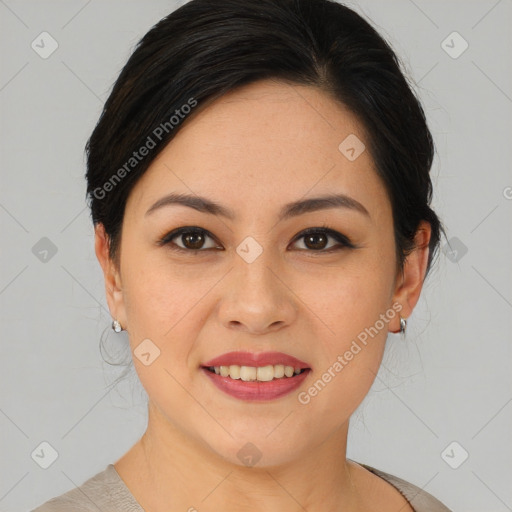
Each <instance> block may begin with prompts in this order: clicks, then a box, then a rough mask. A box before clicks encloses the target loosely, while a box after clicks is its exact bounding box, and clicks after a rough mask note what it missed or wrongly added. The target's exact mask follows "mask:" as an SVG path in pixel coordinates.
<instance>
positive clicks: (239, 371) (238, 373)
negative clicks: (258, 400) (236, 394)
mask: <svg viewBox="0 0 512 512" xmlns="http://www.w3.org/2000/svg"><path fill="white" fill-rule="evenodd" d="M204 368H205V369H206V370H208V371H209V372H211V373H215V374H217V375H220V376H221V377H229V378H230V379H233V380H242V381H244V382H270V381H272V380H280V379H292V378H294V377H296V376H297V375H300V374H301V373H304V372H307V371H309V370H310V368H294V367H293V366H287V365H284V364H276V365H267V366H239V365H230V366H207V367H204Z"/></svg>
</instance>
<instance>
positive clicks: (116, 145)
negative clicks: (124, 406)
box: [36, 0, 448, 512]
mask: <svg viewBox="0 0 512 512" xmlns="http://www.w3.org/2000/svg"><path fill="white" fill-rule="evenodd" d="M87 156H88V162H87V164H88V167H87V180H88V194H89V198H90V207H91V211H92V219H93V222H94V226H95V249H96V254H97V257H98V260H99V262H100V264H101V266H102V269H103V272H104V278H105V286H106V294H107V300H108V305H109V308H110V311H111V313H112V316H113V319H114V320H113V324H112V326H113V329H114V330H115V331H116V332H119V331H121V330H126V331H127V333H128V335H129V339H130V347H131V350H132V353H133V356H134V357H133V362H134V365H135V368H136V370H137V373H138V376H139V378H140V380H141V383H142V385H143V386H144V388H145V390H146V391H147V394H148V397H149V402H148V426H147V430H146V432H145V433H144V435H143V436H142V438H141V439H140V440H139V441H138V442H137V443H136V445H135V446H133V447H132V448H131V449H130V451H129V452H128V453H126V454H125V455H124V456H123V457H122V458H121V459H120V460H118V461H117V462H116V463H115V464H109V465H108V467H107V468H106V469H105V470H104V471H102V472H101V473H99V474H97V475H95V476H94V477H92V478H91V479H89V480H88V481H87V482H85V483H84V484H83V485H82V486H81V487H80V488H79V489H74V490H73V491H70V492H68V493H66V494H64V495H62V496H60V497H57V498H54V499H53V500H50V501H49V502H47V503H46V504H44V505H42V506H40V507H39V508H37V509H36V511H37V512H49V511H60V510H62V511H64V510H66V511H69V510H98V509H99V510H105V511H106V510H108V511H109V512H113V511H119V512H120V511H126V510H131V511H138V512H140V511H142V510H145V511H148V512H160V511H164V510H165V511H166V512H168V511H170V510H173V511H174V510H189V511H194V510H199V511H207V510H211V511H214V510H235V509H236V510H237V511H239V510H251V511H257V510H265V511H272V510H287V511H294V510H325V511H327V510H329V511H337V510H340V511H341V510H343V511H351V512H359V511H366V512H368V511H373V510H375V511H377V510H378V511H381V512H382V511H393V512H395V511H398V510H401V511H403V512H405V511H417V512H426V511H447V510H448V509H447V508H446V507H445V506H444V505H443V504H442V503H441V502H439V501H438V500H437V499H435V498H434V497H432V496H431V495H429V494H427V493H426V492H423V491H421V490H420V489H419V488H417V487H416V486H414V485H412V484H409V483H407V482H406V481H404V480H401V479H399V478H396V477H394V476H392V475H389V474H387V473H384V472H382V471H379V470H377V469H375V468H371V467H369V466H365V465H362V464H357V463H356V462H354V461H351V460H349V459H347V457H346V446H347V434H348V426H349V420H350V417H351V415H352V413H353V412H354V411H355V410H356V409H357V407H358V405H359V404H360V403H361V402H362V400H363V399H364V397H365V396H366V394H367V393H368V391H369V389H370V387H371V385H372V383H373V381H374V379H375V376H376V373H377V371H378V368H379V365H380V362H381V359H382V356H383V351H384V348H385V343H386V338H387V335H388V332H393V333H398V332H401V333H402V334H405V331H406V327H407V318H408V317H409V316H410V315H411V313H412V311H413V308H414V307H415V305H416V303H417V301H418V298H419V296H420V292H421V288H422V285H423V282H424V279H425V276H426V274H427V273H428V270H429V268H430V265H431V262H432V258H433V256H434V254H435V252H436V249H437V246H438V243H439V236H440V232H441V230H442V228H441V224H440V221H439V220H438V218H437V216H436V214H435V213H434V212H433V210H432V209H431V208H430V200H431V193H432V185H431V180H430V177H429V170H430V167H431V164H432V158H433V143H432V139H431V135H430V132H429V130H428V127H427V125H426V121H425V116H424V113H423V110H422V108H421V106H420V104H419V102H418V100H417V99H416V97H415V95H414V94H413V93H412V91H411V90H410V88H409V87H408V85H407V82H406V80H405V78H404V77H403V75H402V73H401V71H400V68H399V65H398V62H397V59H396V57H395V55H394V53H393V51H392V50H391V49H390V47H389V46H388V45H387V44H386V42H384V40H383V39H382V38H381V37H380V36H379V35H378V34H377V33H376V32H375V30H374V29H373V28H372V27H371V26H370V25H369V24H368V23H367V22H366V21H364V20H363V19H362V18H361V17H360V16H359V15H357V14H356V13H355V12H353V11H351V10H350V9H348V8H346V7H344V6H342V5H340V4H337V3H334V2H331V1H329V0H215V1H211V0H192V1H191V2H189V3H187V4H186V5H184V6H183V7H181V8H180V9H178V10H177V11H175V12H173V13H172V14H170V15H169V16H168V17H166V18H164V19H163V20H161V21H160V22H159V23H158V24H157V25H156V26H155V27H153V28H152V29H151V30H150V31H149V32H148V33H147V34H146V35H145V36H144V38H143V39H142V40H141V41H140V43H139V44H138V46H137V48H136V49H135V51H134V53H133V55H132V56H131V58H130V59H129V61H128V63H127V64H126V66H125V67H124V69H123V70H122V72H121V74H120V76H119V78H118V80H117V82H116V84H115V86H114V88H113V91H112V93H111V95H110V97H109V98H108V100H107V102H106V104H105V107H104V111H103V113H102V115H101V118H100V120H99V122H98V125H97V126H96V128H95V130H94V132H93V133H92V135H91V137H90V140H89V142H88V145H87Z"/></svg>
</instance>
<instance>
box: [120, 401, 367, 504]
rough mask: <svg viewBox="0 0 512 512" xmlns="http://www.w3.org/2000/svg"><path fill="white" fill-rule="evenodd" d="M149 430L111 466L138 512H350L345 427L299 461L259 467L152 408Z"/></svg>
mask: <svg viewBox="0 0 512 512" xmlns="http://www.w3.org/2000/svg"><path fill="white" fill-rule="evenodd" d="M148 413H149V414H148V427H147V430H146V432H145V433H144V435H143V436H142V438H141V439H140V440H139V442H138V443H137V444H136V445H135V446H134V447H133V448H132V449H131V450H130V451H129V452H128V453H127V454H126V455H125V456H124V457H123V458H122V459H120V461H118V462H117V463H116V464H115V467H116V470H117V471H118V472H119V474H120V475H121V477H122V478H123V480H124V481H125V482H126V483H127V485H128V487H129V488H130V490H131V491H132V493H133V494H134V496H135V498H136V499H137V501H139V503H140V504H141V506H142V507H143V508H144V509H145V510H148V511H151V512H160V511H162V512H163V511H164V510H165V511H168V510H169V509H172V510H186V511H190V512H194V510H196V511H201V510H226V511H231V510H233V511H234V510H236V511H237V512H244V511H249V510H250V511H251V512H258V511H260V510H261V511H262V512H263V511H265V512H274V511H276V512H277V511H282V510H287V511H290V512H295V511H303V510H305V509H308V510H319V509H321V510H324V511H333V512H334V511H341V510H345V511H346V510H356V509H357V506H356V505H357V502H358V499H357V495H356V490H355V487H354V485H353V484H352V480H351V476H352V470H353V469H354V468H353V466H352V463H350V462H348V461H347V460H346V442H347V433H348V422H347V424H345V425H343V426H342V427H341V428H340V429H338V430H337V431H335V432H333V433H332V434H331V435H330V436H329V437H328V438H327V439H326V440H324V441H323V442H322V443H321V444H320V445H318V446H315V447H313V448H311V450H310V451H306V452H301V453H300V456H297V457H293V456H291V457H289V458H288V459H287V460H286V461H284V462H282V463H279V464H276V465H272V466H265V467H258V465H257V464H256V465H254V466H252V467H247V466H243V465H240V464H234V463H232V462H230V461H228V460H226V459H224V458H222V457H221V456H220V455H219V454H217V453H215V452H214V451H213V450H212V449H211V448H209V447H208V446H206V445H204V444H202V443H201V441H200V440H197V439H193V438H191V436H190V435H187V434H185V433H183V432H182V431H180V430H179V429H178V428H176V427H175V426H173V425H171V424H170V423H169V421H168V420H166V419H164V418H163V416H162V414H161V413H160V412H159V411H158V409H157V408H155V407H153V406H152V405H151V403H150V404H149V406H148Z"/></svg>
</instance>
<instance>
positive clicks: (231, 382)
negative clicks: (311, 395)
mask: <svg viewBox="0 0 512 512" xmlns="http://www.w3.org/2000/svg"><path fill="white" fill-rule="evenodd" d="M202 370H203V371H204V372H205V373H206V375H207V376H208V377H209V378H210V379H211V381H212V382H213V383H214V384H215V385H216V386H217V387H218V388H219V389H220V390H221V391H224V393H226V394H228V395H231V396H233V397H235V398H238V399H239V400H259V401H268V400H275V399H276V398H280V397H282V396H285V395H287V394H289V393H291V392H292V391H294V390H295V389H297V388H298V387H299V386H300V385H301V384H302V382H304V379H305V378H306V377H307V376H308V374H309V372H310V370H309V369H307V370H306V371H304V372H302V373H300V374H298V375H295V376H294V377H283V378H281V379H273V380H270V381H268V382H260V381H249V382H246V381H243V380H241V379H231V378H230V377H221V376H220V375H217V374H216V373H213V372H211V371H209V370H207V369H206V368H202Z"/></svg>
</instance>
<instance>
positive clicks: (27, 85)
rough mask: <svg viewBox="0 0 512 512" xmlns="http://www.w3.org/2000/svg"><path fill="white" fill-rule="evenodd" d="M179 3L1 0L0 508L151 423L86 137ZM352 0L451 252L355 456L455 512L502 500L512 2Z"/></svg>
mask: <svg viewBox="0 0 512 512" xmlns="http://www.w3.org/2000/svg"><path fill="white" fill-rule="evenodd" d="M177 5H178V4H176V3H173V2H170V1H151V2H148V1H146V2H143V1H142V0H138V1H134V0H130V1H128V0H122V1H119V0H118V1H113V0H109V1H106V0H104V1H99V0H92V1H74V0H73V1H66V2H62V1H42V0H38V1H35V0H34V1H28V0H24V1H20V0H17V1H16V0H0V17H1V18H0V19H1V21H0V39H1V54H0V56H1V72H0V106H1V117H0V123H1V137H0V148H1V160H0V162H1V172H0V180H1V181H0V184H1V188H0V225H1V230H2V231H1V253H0V311H1V313H0V315H1V316H0V318H1V336H2V342H1V343H2V345H1V347H2V351H1V355H2V356H1V358H0V365H1V368H0V376H1V377H0V379H1V397H0V428H1V433H2V435H1V436H0V443H1V452H0V510H1V511H16V512H17V511H27V510H30V509H31V508H32V507H35V506H36V505H38V504H40V503H42V502H43V501H45V500H47V499H49V498H50V497H53V496H56V495H58V494H61V493H63V492H65V491H67V490H69V489H71V488H73V487H74V486H75V485H80V484H81V483H83V481H84V480H85V479H87V478H89V477H90V476H92V475H93V474H95V473H97V472H99V471H101V470H103V469H104V468H105V466H106V465H107V464H109V463H113V462H115V461H116V460H117V459H118V458H119V457H121V456H122V455H123V454H124V453H125V452H126V451H127V450H128V449H129V448H130V447H131V446H132V444H134V443H135V442H136V440H137V439H139V437H140V436H141V435H142V433H143V432H144V430H145V426H146V406H145V400H146V396H145V392H144V391H143V389H142V388H141V386H140V384H139V383H138V380H137V378H136V374H135V373H134V371H133V370H132V373H131V374H129V375H131V376H129V377H128V378H126V379H124V380H122V381H120V382H119V383H118V384H116V383H115V380H116V378H117V377H119V376H120V375H121V371H122V369H123V368H122V367H113V366H109V365H108V364H105V363H104V362H103V360H102V358H101V355H100V351H99V341H100V338H101V337H102V336H103V337H104V339H105V343H106V347H107V348H108V349H109V351H110V353H111V355H112V357H113V359H116V358H117V359H119V358H120V357H121V356H122V355H123V353H125V354H126V353H127V352H126V351H125V350H124V347H126V344H127V339H126V338H125V337H124V336H125V334H126V333H122V334H121V335H117V336H116V335H115V334H114V333H112V332H111V331H109V323H110V315H109V314H108V308H107V306H106V301H105V297H104V289H103V281H102V274H101V270H100V267H99V265H98V263H97V261H96V257H95V255H94V251H93V230H92V224H91V222H90V220H89V214H88V211H87V210H86V207H85V182H84V178H83V174H84V156H83V148H84V144H85V141H86V139H87V137H88V135H89V134H90V132H91V130H92V129H93V127H94V125H95V123H96V121H97V118H98V115H99V112H100V109H101V107H102V104H103V102H104V100H105V99H106V98H107V95H108V92H109V90H110V87H111V85H112V83H113V81H114V80H115V78H116V76H117V74H118V73H119V71H120V69H121V68H122V66H123V65H124V63H125V61H126V59H127V57H128V56H129V54H130V53H131V51H132V49H133V47H134V45H135V43H136V42H137V41H138V40H139V38H140V37H141V36H142V35H143V34H144V33H145V32H146V31H147V30H148V29H149V28H150V27H151V26H152V25H153V24H154V23H155V22H157V21H158V20H159V19H160V18H161V17H163V16H164V15H166V14H168V13H169V12H170V11H171V10H173V9H174V8H175V7H176V6H177ZM348 5H350V6H352V7H354V8H355V9H356V10H357V11H359V12H362V13H364V14H365V15H366V16H367V17H369V18H370V19H371V21H373V24H374V25H375V26H376V27H377V29H378V30H380V32H381V33H382V34H383V35H384V36H385V37H386V38H387V39H388V40H389V41H390V42H391V43H392V45H393V46H394V48H395V50H396V51H397V52H398V54H399V55H400V56H401V58H402V60H403V61H404V65H405V68H406V70H407V72H408V73H409V76H410V77H411V80H413V81H414V82H415V83H416V84H417V85H416V87H417V90H418V91H419V94H420V96H421V99H422V101H423V103H424V105H425V108H426V112H427V116H428V120H429V124H430V126H431V129H432V132H433V135H434V138H435V141H436V144H437V151H438V154H437V157H436V161H435V163H434V166H433V170H432V172H433V177H434V184H435V190H436V193H435V201H434V206H435V207H436V208H437V211H438V213H439V215H440V216H441V217H442V219H443V220H444V222H445V224H446V226H447V229H448V238H449V239H450V240H452V249H453V251H450V250H448V249H447V248H446V247H445V249H444V252H442V253H441V254H440V258H439V260H438V263H437V264H436V266H435V269H434V271H433V273H432V275H431V276H430V277H429V279H428V282H427V284H426V286H425V289H424V294H423V297H422V299H421V302H420V304H419V306H418V307H417V309H416V310H415V312H414V314H413V316H412V318H411V319H410V321H409V330H408V336H407V339H406V340H405V341H403V340H401V339H400V337H398V336H391V337H390V338H389V340H388V349H387V353H386V356H385V360H384V363H383V366H382V369H381V372H380V374H379V376H378V378H377V380H376V383H375V385H374V387H373V390H372V391H371V392H370V395H369V396H368V398H367V399H366V400H365V402H364V403H363V405H362V406H361V407H360V409H359V411H358V412H357V414H356V415H355V417H354V419H353V422H352V429H351V433H350V446H349V454H348V455H349V456H350V457H351V458H352V459H354V460H357V461H360V462H365V463H368V464H371V465H373V466H375V467H377V468H380V469H383V470H385V471H388V472H391V473H394V474H396V475H398V476H401V477H403V478H405V479H407V480H410V481H412V482H414V483H415V484H417V485H419V486H420V487H424V488H425V489H426V490H427V491H429V492H431V493H433V494H434V495H436V496H438V497H439V498H440V499H441V500H442V501H444V502H445V503H446V504H447V505H448V506H449V507H450V508H452V509H453V510H454V511H465V512H473V511H475V512H476V511H485V512H492V511H496V512H504V511H507V510H512V486H511V485H510V482H511V478H512V438H511V436H510V432H511V431H512V429H511V427H512V403H511V402H512V385H511V384H512V372H510V369H509V368H510V361H511V356H512V353H511V352H512V348H511V346H512V345H511V343H510V332H511V327H512V315H511V308H512V302H511V301H512V287H511V282H512V271H511V265H510V261H511V254H512V230H511V229H510V215H511V209H512V199H511V197H512V188H510V187H512V175H511V173H510V163H511V160H512V155H511V140H512V127H511V122H510V120H511V113H512V72H511V68H510V62H511V53H512V52H511V49H512V40H511V39H512V36H511V33H512V30H511V26H512V23H511V22H512V2H511V0H500V1H496V0H489V1H487V0H479V1H464V2H463V1H453V0H452V1H446V0H443V1H427V0H415V1H412V0H401V1H382V0H371V1H370V0H364V1H359V2H357V3H355V2H352V3H349V4H348ZM43 31H47V32H49V33H50V34H51V36H52V37H53V38H54V39H55V40H56V41H57V43H58V45H59V46H58V49H57V50H56V51H55V52H54V53H53V54H52V55H51V56H49V57H48V58H46V59H43V58H41V56H40V55H39V54H38V53H36V51H34V50H33V49H32V47H31V43H32V41H34V40H35V41H36V43H37V42H38V41H39V45H40V46H42V43H40V39H41V38H38V36H39V34H40V33H41V32H43ZM454 31H457V32H458V33H459V34H460V35H461V36H462V37H463V38H464V40H466V41H467V43H468V44H469V47H468V48H467V50H466V51H465V52H464V53H462V54H461V55H460V56H458V57H457V58H453V56H450V55H449V54H448V53H447V51H449V52H451V53H452V55H453V54H454V53H458V52H460V50H461V49H462V48H463V46H462V45H463V41H462V40H461V39H460V38H457V36H455V39H454V38H453V37H451V38H448V39H447V41H446V42H445V43H444V45H442V42H443V41H444V40H445V39H446V38H447V36H449V34H451V33H452V32H454ZM45 41H46V42H45V43H44V46H45V48H46V49H48V48H50V41H49V40H48V39H46V40H45ZM450 47H451V48H450ZM445 50H447V51H445ZM507 187H508V188H507ZM44 237H46V238H47V239H49V240H50V241H51V244H50V243H49V242H48V240H46V239H44ZM454 237H455V238H454ZM41 239H43V240H42V241H41ZM445 243H446V241H443V245H444V244H445ZM52 249H53V252H54V251H55V249H56V250H57V252H56V253H55V254H53V252H52ZM45 250H47V251H48V252H47V253H45V252H44V251H45ZM466 251H467V252H466ZM128 355H129V353H128ZM43 441H46V442H48V443H49V444H50V445H51V446H52V447H53V448H54V449H55V450H56V451H57V453H58V458H57V459H56V460H55V462H54V463H53V464H52V465H51V466H50V467H49V468H48V469H43V468H42V467H40V464H41V463H43V464H44V461H42V460H40V459H38V458H37V457H36V456H34V457H32V456H31V454H33V452H34V451H36V453H37V452H38V450H39V452H40V443H41V442H43ZM454 441H456V442H457V443H458V444H457V445H452V446H451V447H450V448H448V450H447V451H445V448H447V447H448V445H450V443H452V442H454ZM43 446H44V445H43ZM452 449H453V451H452ZM463 450H465V451H467V452H468V453H469V458H468V459H467V460H465V461H464V462H462V460H463V455H464V452H463ZM45 453H46V454H48V453H49V450H48V449H46V452H45ZM442 453H444V454H445V455H444V456H442ZM447 462H450V464H451V465H452V466H458V468H457V469H453V468H452V467H450V465H449V464H448V463H447ZM461 462H462V463H461Z"/></svg>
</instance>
